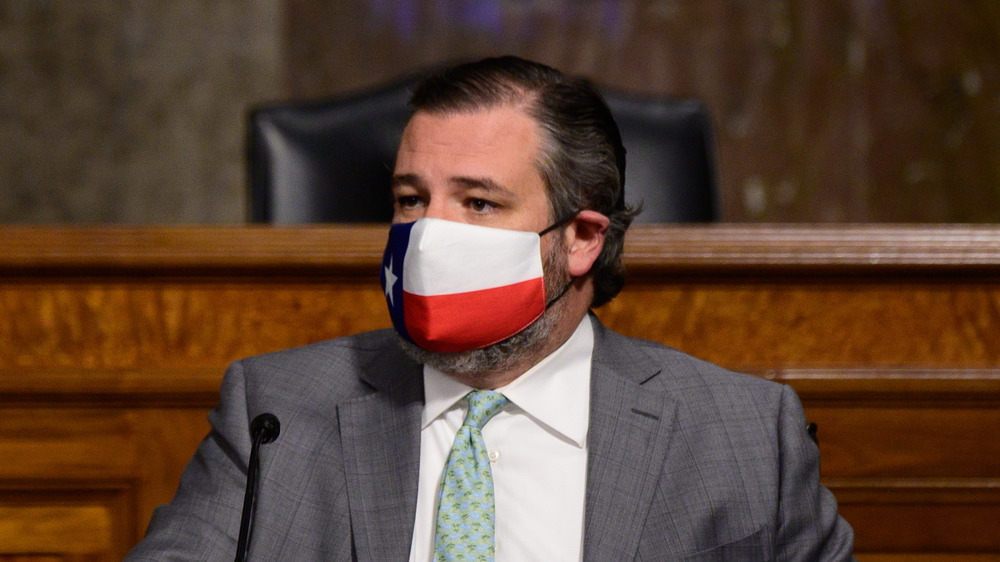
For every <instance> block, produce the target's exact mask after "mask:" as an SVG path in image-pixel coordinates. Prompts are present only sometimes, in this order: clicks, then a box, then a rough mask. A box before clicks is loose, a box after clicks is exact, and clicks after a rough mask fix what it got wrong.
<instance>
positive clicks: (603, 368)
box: [583, 318, 676, 560]
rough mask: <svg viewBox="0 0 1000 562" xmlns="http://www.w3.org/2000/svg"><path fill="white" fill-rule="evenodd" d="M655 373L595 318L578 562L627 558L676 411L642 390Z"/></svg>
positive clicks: (647, 360)
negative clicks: (581, 560)
mask: <svg viewBox="0 0 1000 562" xmlns="http://www.w3.org/2000/svg"><path fill="white" fill-rule="evenodd" d="M659 372H660V367H659V366H658V365H657V364H655V363H654V362H653V361H652V360H651V359H650V358H649V357H648V356H647V355H646V354H644V353H643V352H642V351H641V350H640V349H639V348H638V347H637V346H636V345H635V344H634V343H632V342H631V341H630V340H628V339H627V338H624V337H622V336H619V335H617V334H614V333H613V332H610V331H608V330H606V329H605V328H604V327H603V326H601V325H600V323H599V322H597V320H596V318H595V319H594V358H593V367H592V373H591V398H590V401H591V405H590V429H589V432H588V436H587V446H588V455H587V500H586V513H585V528H584V555H583V558H584V560H622V559H629V560H631V559H633V558H634V557H635V553H636V550H637V548H638V544H639V537H640V535H641V533H642V528H643V523H644V521H645V519H646V515H647V513H648V512H649V507H650V504H651V503H652V500H653V494H654V492H655V489H656V484H657V479H658V478H659V476H660V474H661V473H662V467H663V463H664V459H665V457H666V451H667V442H668V438H669V433H670V429H671V426H672V425H673V422H674V416H675V408H676V405H675V403H674V401H673V400H671V399H670V398H668V397H667V396H666V395H665V394H663V393H660V392H655V391H651V390H648V389H646V388H643V386H642V383H644V382H646V381H648V380H649V379H651V378H652V377H655V376H656V375H657V374H658V373H659Z"/></svg>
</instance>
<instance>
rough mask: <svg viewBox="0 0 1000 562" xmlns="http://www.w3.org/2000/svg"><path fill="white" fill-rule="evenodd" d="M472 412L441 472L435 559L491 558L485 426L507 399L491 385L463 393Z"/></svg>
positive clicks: (489, 475)
mask: <svg viewBox="0 0 1000 562" xmlns="http://www.w3.org/2000/svg"><path fill="white" fill-rule="evenodd" d="M465 398H466V400H467V401H468V403H469V412H468V413H467V414H466V415H465V422H464V423H462V427H460V428H459V429H458V434H457V435H455V443H454V444H453V445H452V446H451V453H450V454H449V455H448V462H447V463H446V464H445V467H444V476H442V477H441V495H440V498H439V500H440V501H439V503H438V516H437V531H436V533H435V536H434V560H435V561H438V562H440V561H452V560H485V561H492V560H493V552H494V549H493V526H494V512H493V472H492V470H491V469H490V459H489V456H488V455H487V453H486V443H484V442H483V432H482V429H483V425H485V424H486V422H488V421H489V420H490V418H492V417H493V416H495V415H496V414H497V413H498V412H499V411H500V410H501V409H502V408H503V407H504V405H505V404H506V403H507V398H506V397H505V396H504V395H503V394H500V393H499V392H494V391H492V390H474V391H472V392H470V393H469V394H467V395H466V396H465Z"/></svg>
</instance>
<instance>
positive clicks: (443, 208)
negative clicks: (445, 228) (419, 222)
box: [424, 197, 462, 222]
mask: <svg viewBox="0 0 1000 562" xmlns="http://www.w3.org/2000/svg"><path fill="white" fill-rule="evenodd" d="M424 217H425V218H430V219H443V220H447V221H454V222H462V219H461V217H460V216H459V214H458V213H457V211H456V210H455V206H454V205H451V204H449V201H448V199H447V198H445V197H432V198H431V200H430V201H428V202H427V208H426V209H425V210H424Z"/></svg>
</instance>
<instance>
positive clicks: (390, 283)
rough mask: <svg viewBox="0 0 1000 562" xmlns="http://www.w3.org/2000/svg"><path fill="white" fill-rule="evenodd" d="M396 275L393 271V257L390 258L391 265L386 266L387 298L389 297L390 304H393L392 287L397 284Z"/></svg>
mask: <svg viewBox="0 0 1000 562" xmlns="http://www.w3.org/2000/svg"><path fill="white" fill-rule="evenodd" d="M396 279H398V277H396V276H395V275H393V273H392V257H390V258H389V266H388V267H386V268H385V298H387V299H389V306H393V302H392V288H393V287H395V286H396Z"/></svg>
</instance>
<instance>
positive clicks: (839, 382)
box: [751, 368, 1000, 408]
mask: <svg viewBox="0 0 1000 562" xmlns="http://www.w3.org/2000/svg"><path fill="white" fill-rule="evenodd" d="M751 372H752V370H751ZM755 374H757V375H758V376H762V377H764V378H767V379H769V380H774V381H777V382H781V383H784V384H788V385H791V386H792V387H793V388H794V389H795V391H796V392H797V393H798V395H799V398H801V399H802V400H803V401H804V402H808V403H823V404H829V403H844V404H849V405H856V406H862V405H865V406H872V405H875V406H878V405H890V406H891V405H894V404H903V405H905V406H908V407H914V406H920V405H933V406H939V407H940V406H946V405H947V406H951V405H956V404H961V405H962V406H966V407H969V406H977V407H988V408H1000V369H931V368H914V369H898V368H862V369H771V370H766V371H763V372H757V373H755Z"/></svg>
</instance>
